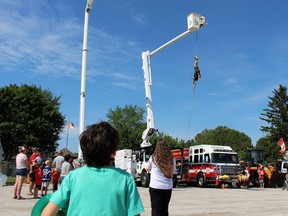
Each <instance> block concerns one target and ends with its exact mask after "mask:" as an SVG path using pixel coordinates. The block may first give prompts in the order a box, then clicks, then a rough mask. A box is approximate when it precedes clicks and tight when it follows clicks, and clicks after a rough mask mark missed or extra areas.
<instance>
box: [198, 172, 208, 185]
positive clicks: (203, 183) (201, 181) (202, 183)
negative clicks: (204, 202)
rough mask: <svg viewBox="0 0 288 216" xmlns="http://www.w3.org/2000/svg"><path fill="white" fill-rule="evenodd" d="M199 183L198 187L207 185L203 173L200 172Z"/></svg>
mask: <svg viewBox="0 0 288 216" xmlns="http://www.w3.org/2000/svg"><path fill="white" fill-rule="evenodd" d="M197 185H198V187H205V186H206V182H205V178H204V175H203V173H200V174H199V175H198V178H197Z"/></svg>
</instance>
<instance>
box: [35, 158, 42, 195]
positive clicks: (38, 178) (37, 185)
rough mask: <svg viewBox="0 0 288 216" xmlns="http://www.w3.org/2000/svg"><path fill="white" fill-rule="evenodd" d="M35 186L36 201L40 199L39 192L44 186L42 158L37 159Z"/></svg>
mask: <svg viewBox="0 0 288 216" xmlns="http://www.w3.org/2000/svg"><path fill="white" fill-rule="evenodd" d="M35 163H36V164H35V166H34V167H35V186H34V197H33V198H34V199H39V196H38V191H39V190H41V184H42V163H41V158H39V160H38V158H36V159H35Z"/></svg>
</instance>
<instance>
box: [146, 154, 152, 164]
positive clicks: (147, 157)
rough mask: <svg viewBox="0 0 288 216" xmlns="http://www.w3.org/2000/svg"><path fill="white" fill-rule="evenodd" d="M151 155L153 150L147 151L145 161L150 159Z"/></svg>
mask: <svg viewBox="0 0 288 216" xmlns="http://www.w3.org/2000/svg"><path fill="white" fill-rule="evenodd" d="M150 156H151V152H146V153H145V162H148V161H149V158H150Z"/></svg>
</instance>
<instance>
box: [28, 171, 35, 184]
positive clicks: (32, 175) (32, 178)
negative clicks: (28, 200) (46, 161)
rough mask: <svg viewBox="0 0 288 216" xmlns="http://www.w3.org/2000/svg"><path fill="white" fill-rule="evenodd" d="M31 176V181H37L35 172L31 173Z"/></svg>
mask: <svg viewBox="0 0 288 216" xmlns="http://www.w3.org/2000/svg"><path fill="white" fill-rule="evenodd" d="M29 178H30V182H35V181H36V176H35V172H32V173H30V174H29Z"/></svg>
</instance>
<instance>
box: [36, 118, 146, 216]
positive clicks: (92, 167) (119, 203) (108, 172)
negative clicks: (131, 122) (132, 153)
mask: <svg viewBox="0 0 288 216" xmlns="http://www.w3.org/2000/svg"><path fill="white" fill-rule="evenodd" d="M119 141H120V139H119V133H118V131H117V130H116V129H115V128H113V127H112V126H111V125H110V124H109V123H107V122H101V123H99V124H94V125H91V126H89V127H87V128H86V130H85V131H84V132H83V133H82V134H81V136H80V146H81V150H82V152H83V159H84V161H85V163H86V165H85V166H83V167H81V168H78V169H75V170H73V171H71V172H69V173H68V175H67V176H66V177H65V178H64V179H63V181H62V183H61V186H60V188H59V190H57V191H56V192H55V193H54V195H53V196H52V197H51V198H50V200H49V203H48V204H47V205H46V207H45V208H44V210H43V211H42V214H41V215H42V216H50V215H57V213H58V211H59V210H60V208H61V209H67V215H72V214H73V215H78V216H86V215H126V216H135V215H140V213H141V212H144V207H143V204H142V202H141V199H140V196H139V193H138V190H137V187H136V184H135V182H134V178H133V176H132V175H130V174H129V173H128V172H126V171H123V170H121V169H118V168H115V167H114V166H113V161H114V159H115V155H116V150H117V149H118V145H119ZM95 194H96V195H95Z"/></svg>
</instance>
